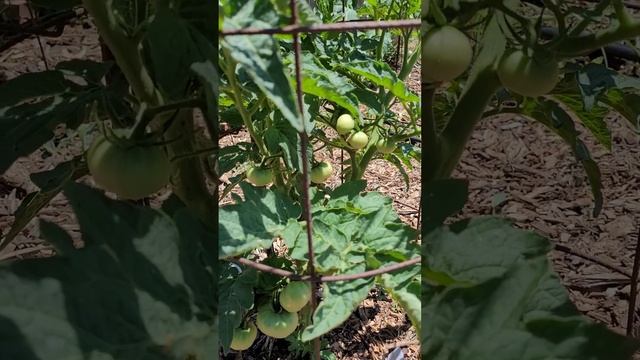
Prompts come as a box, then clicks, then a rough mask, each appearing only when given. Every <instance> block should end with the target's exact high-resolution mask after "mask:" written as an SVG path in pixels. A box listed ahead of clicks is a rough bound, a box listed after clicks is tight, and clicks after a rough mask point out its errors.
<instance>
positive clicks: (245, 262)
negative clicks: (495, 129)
mask: <svg viewBox="0 0 640 360" xmlns="http://www.w3.org/2000/svg"><path fill="white" fill-rule="evenodd" d="M231 261H233V262H235V263H238V264H242V265H245V266H248V267H250V268H254V269H256V270H260V271H263V272H266V273H269V274H274V275H279V276H282V277H286V278H289V279H291V280H297V281H315V282H318V283H324V282H336V281H350V280H357V279H365V278H369V277H373V276H377V275H382V274H387V273H390V272H393V271H398V270H402V269H404V268H407V267H409V266H413V265H417V264H420V261H421V258H420V257H415V258H413V259H410V260H406V261H403V262H399V263H395V264H393V265H389V266H383V267H381V268H378V269H375V270H368V271H364V272H361V273H358V274H343V275H327V276H320V277H315V278H314V279H312V277H311V276H310V275H299V274H296V273H293V272H291V271H287V270H282V269H279V268H275V267H273V266H269V265H265V264H262V263H258V262H255V261H252V260H249V259H246V258H242V257H240V258H234V259H231Z"/></svg>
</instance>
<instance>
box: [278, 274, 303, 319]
mask: <svg viewBox="0 0 640 360" xmlns="http://www.w3.org/2000/svg"><path fill="white" fill-rule="evenodd" d="M310 299H311V286H309V283H307V282H304V281H293V282H290V283H289V284H288V285H287V286H285V288H284V289H282V291H281V292H280V305H281V306H282V308H283V309H285V310H287V311H288V312H291V313H293V312H298V311H300V310H301V309H302V308H303V307H304V306H305V305H307V303H308V302H309V300H310Z"/></svg>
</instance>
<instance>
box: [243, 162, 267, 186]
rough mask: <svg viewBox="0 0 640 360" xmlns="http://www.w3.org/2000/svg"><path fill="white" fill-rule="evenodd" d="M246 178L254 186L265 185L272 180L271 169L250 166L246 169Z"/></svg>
mask: <svg viewBox="0 0 640 360" xmlns="http://www.w3.org/2000/svg"><path fill="white" fill-rule="evenodd" d="M246 175H247V180H249V182H250V183H252V184H253V185H254V186H266V185H269V184H271V183H272V182H273V171H272V170H271V169H267V168H263V167H258V166H252V167H250V168H249V170H247V173H246Z"/></svg>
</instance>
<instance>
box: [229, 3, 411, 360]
mask: <svg viewBox="0 0 640 360" xmlns="http://www.w3.org/2000/svg"><path fill="white" fill-rule="evenodd" d="M289 8H290V11H291V24H290V25H288V26H285V27H282V28H266V29H257V28H244V29H234V30H228V31H221V32H220V36H221V37H227V36H251V35H276V34H279V35H283V34H286V35H292V36H293V55H294V65H295V96H296V105H297V108H298V111H299V114H300V116H301V121H302V124H303V126H302V128H303V129H306V128H307V127H306V125H305V123H306V120H305V116H304V106H303V91H302V60H301V52H302V50H301V42H300V34H301V33H321V32H349V31H361V30H375V29H403V28H405V29H406V28H414V29H415V28H418V29H419V28H420V26H421V20H420V19H405V20H387V21H347V22H341V23H333V24H314V25H302V24H300V23H299V16H298V7H297V3H296V0H290V1H289ZM298 136H299V138H300V156H301V159H302V181H303V189H304V191H303V194H302V195H303V196H302V217H303V219H304V221H305V223H306V224H307V226H306V238H307V245H308V249H309V251H308V273H307V274H305V275H302V274H296V273H293V272H290V271H286V270H283V269H278V268H275V267H272V266H269V265H266V264H262V263H258V262H255V261H252V260H249V259H245V258H241V257H238V258H233V259H232V261H234V262H236V263H239V264H242V265H244V266H247V267H251V268H254V269H256V270H258V271H262V272H267V273H270V274H274V275H278V276H282V277H287V278H290V279H291V280H299V281H308V282H310V283H311V286H312V289H313V292H312V293H313V294H314V295H313V296H312V297H311V300H310V303H311V309H312V311H315V308H316V305H317V302H316V300H317V299H316V293H317V288H318V286H319V285H320V284H321V283H324V282H335V281H350V280H356V279H362V278H369V277H373V276H376V275H381V274H385V273H390V272H394V271H397V270H400V269H404V268H407V267H410V266H415V265H418V264H420V260H421V258H420V257H419V256H418V257H415V258H412V259H409V260H406V261H403V262H398V263H396V264H393V265H388V266H385V267H381V268H378V269H375V270H369V271H364V272H361V273H356V274H343V275H331V276H318V274H317V273H316V270H315V267H314V261H315V253H314V248H313V236H312V234H313V228H312V225H313V223H312V214H311V199H310V196H309V188H310V176H309V174H310V169H309V167H310V163H309V159H308V153H307V149H308V147H309V146H310V144H309V134H308V133H307V132H306V131H305V130H302V131H299V132H298ZM313 359H316V360H319V359H320V338H319V337H317V338H315V339H314V340H313Z"/></svg>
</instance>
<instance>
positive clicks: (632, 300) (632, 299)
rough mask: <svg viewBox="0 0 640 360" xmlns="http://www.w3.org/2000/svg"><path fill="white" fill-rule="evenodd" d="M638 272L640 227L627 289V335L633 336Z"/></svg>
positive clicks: (639, 262) (639, 270)
mask: <svg viewBox="0 0 640 360" xmlns="http://www.w3.org/2000/svg"><path fill="white" fill-rule="evenodd" d="M638 272H640V229H639V230H638V238H637V239H636V252H635V254H634V255H633V270H632V272H631V288H630V290H629V309H628V310H627V336H633V333H634V331H633V330H634V329H633V323H634V320H635V318H636V298H637V296H638Z"/></svg>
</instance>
